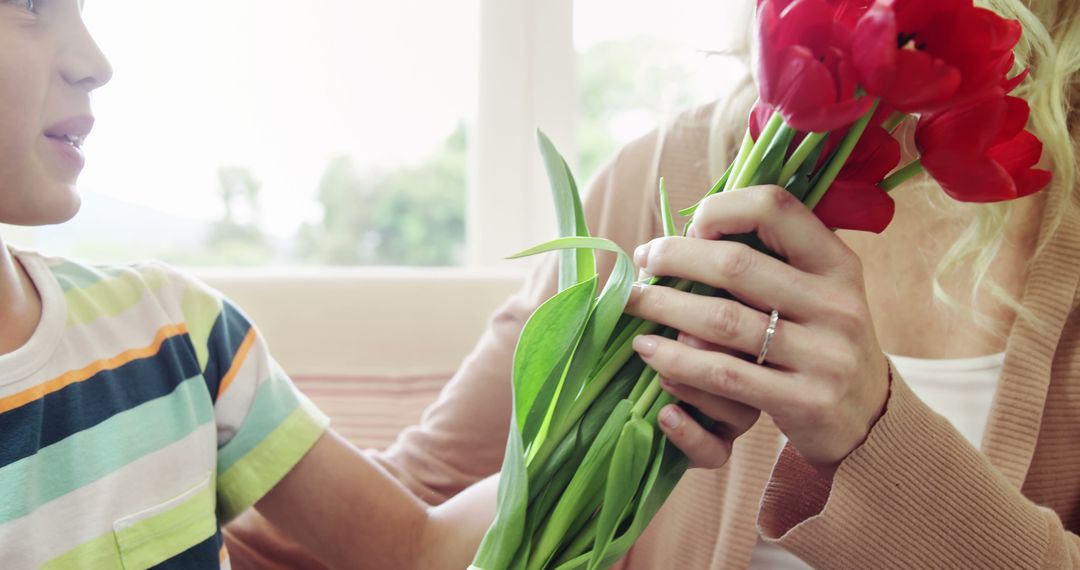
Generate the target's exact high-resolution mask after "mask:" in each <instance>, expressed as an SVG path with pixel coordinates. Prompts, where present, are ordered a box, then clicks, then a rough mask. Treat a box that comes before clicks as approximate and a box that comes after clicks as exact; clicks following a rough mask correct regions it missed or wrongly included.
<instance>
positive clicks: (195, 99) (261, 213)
mask: <svg viewBox="0 0 1080 570" xmlns="http://www.w3.org/2000/svg"><path fill="white" fill-rule="evenodd" d="M85 17H86V20H87V24H88V26H89V27H90V29H91V31H92V33H93V34H94V35H95V37H96V38H97V39H98V42H99V43H100V44H101V46H102V49H103V50H104V51H105V53H106V54H107V55H108V56H109V57H110V59H111V61H112V63H113V66H114V68H115V70H116V74H115V77H114V80H113V82H112V83H111V84H110V85H108V86H106V87H105V88H103V89H101V90H100V91H99V92H97V93H96V94H95V101H94V103H95V112H96V114H97V117H98V123H97V126H96V128H95V131H94V133H93V135H91V137H90V139H89V140H88V144H87V153H88V155H89V160H88V166H87V168H86V170H85V171H84V173H83V176H82V178H81V181H80V186H81V188H82V190H83V196H84V207H83V211H82V212H80V214H79V215H78V216H77V217H76V218H75V219H74V220H73V221H72V222H70V223H68V224H64V225H61V226H58V227H50V228H42V229H39V230H37V231H35V232H34V245H35V246H36V247H39V248H41V249H44V250H47V251H50V252H54V253H57V254H62V255H72V256H77V257H80V258H84V259H91V260H116V259H131V258H140V257H155V258H161V259H165V260H166V261H170V262H174V263H180V264H186V265H230V266H232V265H275V264H277V265H286V264H287V265H295V264H335V265H355V264H367V265H380V264H397V265H456V264H460V263H461V262H462V260H463V256H464V239H465V225H464V224H465V220H464V216H465V190H466V182H465V172H466V164H467V160H466V148H467V140H468V138H469V137H470V136H471V134H470V130H471V125H472V123H473V120H474V119H473V112H474V109H475V106H476V74H477V70H476V67H477V64H476V62H477V55H476V52H477V38H478V30H477V28H478V21H479V19H478V0H455V1H454V2H440V1H439V0H401V1H396V2H356V1H355V0H311V1H309V2H301V3H289V4H283V3H275V2H269V3H268V2H265V1H263V0H231V1H229V2H217V3H212V4H185V3H176V2H167V1H165V0H147V1H140V2H91V3H89V4H88V6H87V8H86V13H85Z"/></svg>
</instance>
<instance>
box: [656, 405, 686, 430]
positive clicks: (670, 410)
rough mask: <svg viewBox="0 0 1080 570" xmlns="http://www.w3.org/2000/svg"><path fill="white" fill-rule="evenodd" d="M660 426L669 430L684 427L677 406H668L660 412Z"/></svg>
mask: <svg viewBox="0 0 1080 570" xmlns="http://www.w3.org/2000/svg"><path fill="white" fill-rule="evenodd" d="M658 419H659V420H660V425H662V426H664V427H665V428H667V429H678V428H679V426H681V425H682V414H681V413H679V412H678V411H677V410H676V409H675V406H666V407H664V409H662V410H660V416H659V418H658Z"/></svg>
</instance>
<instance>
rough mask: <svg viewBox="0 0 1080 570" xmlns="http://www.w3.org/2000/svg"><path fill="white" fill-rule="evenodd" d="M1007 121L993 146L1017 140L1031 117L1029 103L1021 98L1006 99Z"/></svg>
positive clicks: (1003, 122)
mask: <svg viewBox="0 0 1080 570" xmlns="http://www.w3.org/2000/svg"><path fill="white" fill-rule="evenodd" d="M1005 105H1006V109H1005V119H1004V121H1002V123H1001V128H1000V129H999V130H998V134H997V136H996V137H994V142H993V143H991V146H993V145H999V144H1001V143H1004V142H1006V141H1011V140H1012V139H1014V138H1016V137H1017V135H1019V134H1020V133H1021V132H1022V131H1023V130H1024V127H1026V126H1027V122H1028V117H1029V116H1031V108H1030V107H1028V102H1027V101H1025V100H1023V99H1021V98H1019V97H1006V98H1005Z"/></svg>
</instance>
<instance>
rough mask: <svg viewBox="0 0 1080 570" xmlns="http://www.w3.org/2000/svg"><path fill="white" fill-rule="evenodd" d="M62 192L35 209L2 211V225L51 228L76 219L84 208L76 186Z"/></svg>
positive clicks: (0, 213)
mask: <svg viewBox="0 0 1080 570" xmlns="http://www.w3.org/2000/svg"><path fill="white" fill-rule="evenodd" d="M61 190H62V191H60V192H54V193H52V196H53V197H54V199H52V200H49V201H48V202H47V203H39V204H36V205H35V207H33V208H29V209H27V210H24V211H21V212H2V211H0V218H3V219H0V223H6V224H11V225H16V226H51V225H55V224H62V223H64V222H66V221H68V220H70V219H71V218H74V217H75V214H77V213H79V208H80V207H81V206H82V199H81V198H80V197H79V194H78V192H76V191H75V188H74V186H72V187H69V188H67V189H66V191H63V190H64V189H61Z"/></svg>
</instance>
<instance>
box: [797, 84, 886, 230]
mask: <svg viewBox="0 0 1080 570" xmlns="http://www.w3.org/2000/svg"><path fill="white" fill-rule="evenodd" d="M880 104H881V99H875V100H874V104H873V105H870V110H869V111H867V112H866V114H865V115H863V116H862V117H861V118H859V120H858V121H855V124H854V125H851V129H849V130H848V132H847V134H846V135H844V140H843V141H841V142H840V146H839V148H837V149H836V152H835V154H833V156H832V157H831V158H830V159H829V163H828V165H826V166H825V169H824V170H823V171H822V172H821V174H820V177H819V178H818V180H817V182H816V183H815V184H814V187H813V188H812V189H811V190H810V193H809V194H807V195H806V199H805V200H803V202H804V203H805V204H806V207H807V208H810V209H811V210H813V209H814V207H815V206H817V205H818V202H820V201H821V198H822V197H824V196H825V192H827V191H828V190H829V187H830V186H832V183H833V181H834V180H836V177H837V176H838V175H839V174H840V170H841V169H842V168H844V163H846V162H847V159H848V157H849V156H851V152H852V151H854V150H855V145H856V144H858V142H859V138H860V137H862V135H863V133H864V132H865V131H866V126H867V125H868V124H870V119H871V118H872V117H873V116H874V112H875V111H877V108H878V105H880Z"/></svg>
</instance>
